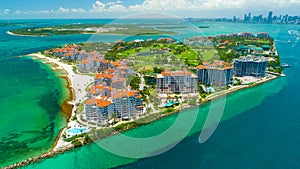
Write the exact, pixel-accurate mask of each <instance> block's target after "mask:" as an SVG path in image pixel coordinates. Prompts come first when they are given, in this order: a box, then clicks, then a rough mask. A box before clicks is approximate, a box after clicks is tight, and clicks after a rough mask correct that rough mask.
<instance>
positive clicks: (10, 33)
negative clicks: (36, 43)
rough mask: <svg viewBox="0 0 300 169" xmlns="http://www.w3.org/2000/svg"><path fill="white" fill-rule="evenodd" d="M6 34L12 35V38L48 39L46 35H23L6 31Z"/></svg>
mask: <svg viewBox="0 0 300 169" xmlns="http://www.w3.org/2000/svg"><path fill="white" fill-rule="evenodd" d="M6 34H8V35H12V36H26V37H46V35H21V34H15V33H12V32H11V31H6Z"/></svg>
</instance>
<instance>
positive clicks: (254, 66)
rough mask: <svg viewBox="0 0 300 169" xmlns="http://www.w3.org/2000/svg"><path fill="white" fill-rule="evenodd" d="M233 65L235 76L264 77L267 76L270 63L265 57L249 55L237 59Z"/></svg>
mask: <svg viewBox="0 0 300 169" xmlns="http://www.w3.org/2000/svg"><path fill="white" fill-rule="evenodd" d="M233 65H234V71H233V74H234V75H235V76H255V77H262V76H265V75H266V70H267V66H268V61H267V60H266V59H264V58H263V57H256V56H251V55H248V56H246V57H245V56H244V57H240V58H239V59H235V60H234V62H233Z"/></svg>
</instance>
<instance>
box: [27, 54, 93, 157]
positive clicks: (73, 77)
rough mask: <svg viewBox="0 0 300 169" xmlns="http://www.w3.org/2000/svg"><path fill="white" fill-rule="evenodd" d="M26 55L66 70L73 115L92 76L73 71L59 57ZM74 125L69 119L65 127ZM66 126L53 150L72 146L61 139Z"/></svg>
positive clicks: (85, 95) (85, 94) (85, 96)
mask: <svg viewBox="0 0 300 169" xmlns="http://www.w3.org/2000/svg"><path fill="white" fill-rule="evenodd" d="M28 56H32V57H36V58H38V59H45V60H46V61H47V62H50V63H54V64H56V65H58V68H56V69H63V70H65V71H66V72H67V78H68V80H69V82H70V83H71V86H69V87H70V88H72V89H73V94H74V100H73V101H72V102H71V103H70V104H72V105H73V109H72V115H71V117H72V116H74V115H75V111H76V109H77V107H76V103H80V102H82V101H84V100H86V99H87V92H86V90H85V89H86V88H87V86H88V85H89V84H90V83H92V82H93V80H94V77H93V76H87V75H80V74H76V73H74V71H73V68H72V65H68V64H64V63H62V62H60V61H59V59H54V58H49V57H46V56H44V55H42V54H39V53H33V54H29V55H28ZM74 125H75V124H74V122H71V121H70V120H69V121H68V125H67V126H66V128H67V127H71V126H74ZM66 128H64V129H63V131H62V132H61V133H60V136H59V138H58V140H57V141H56V145H55V146H54V148H53V150H54V151H57V150H60V149H62V148H66V147H69V146H72V145H71V144H70V143H68V142H65V141H63V138H62V134H63V133H64V131H65V130H66Z"/></svg>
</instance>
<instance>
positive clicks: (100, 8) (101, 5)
mask: <svg viewBox="0 0 300 169" xmlns="http://www.w3.org/2000/svg"><path fill="white" fill-rule="evenodd" d="M105 6H106V5H105V4H104V3H102V2H101V1H96V2H95V3H94V4H93V6H92V9H91V10H90V11H91V12H104V10H105Z"/></svg>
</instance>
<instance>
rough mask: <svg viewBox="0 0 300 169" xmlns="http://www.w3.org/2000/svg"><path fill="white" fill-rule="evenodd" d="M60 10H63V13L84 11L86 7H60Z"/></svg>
mask: <svg viewBox="0 0 300 169" xmlns="http://www.w3.org/2000/svg"><path fill="white" fill-rule="evenodd" d="M58 12H61V13H69V12H71V13H83V12H85V10H84V9H82V8H63V7H59V8H58Z"/></svg>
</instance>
